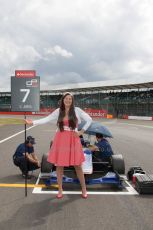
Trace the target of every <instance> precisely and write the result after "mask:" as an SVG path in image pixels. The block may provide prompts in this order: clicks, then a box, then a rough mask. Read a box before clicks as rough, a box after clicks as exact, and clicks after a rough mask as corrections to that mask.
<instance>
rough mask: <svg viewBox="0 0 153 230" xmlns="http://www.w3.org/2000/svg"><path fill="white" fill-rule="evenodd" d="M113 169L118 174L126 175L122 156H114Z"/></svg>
mask: <svg viewBox="0 0 153 230" xmlns="http://www.w3.org/2000/svg"><path fill="white" fill-rule="evenodd" d="M112 167H113V170H114V172H115V171H116V172H117V173H118V174H125V164H124V159H123V156H122V155H121V154H117V155H115V154H114V155H112Z"/></svg>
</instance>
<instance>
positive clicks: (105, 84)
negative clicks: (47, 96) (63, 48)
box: [41, 80, 153, 93]
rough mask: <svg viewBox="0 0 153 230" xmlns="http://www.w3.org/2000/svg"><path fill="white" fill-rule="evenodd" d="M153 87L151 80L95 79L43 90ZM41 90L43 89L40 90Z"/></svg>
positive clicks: (105, 89) (76, 90) (55, 91)
mask: <svg viewBox="0 0 153 230" xmlns="http://www.w3.org/2000/svg"><path fill="white" fill-rule="evenodd" d="M151 88H152V89H153V82H143V83H141V82H140V83H138V82H134V81H133V82H131V80H130V81H129V82H128V80H120V81H118V80H113V81H97V82H87V83H84V82H83V83H74V84H63V85H53V86H52V87H48V89H46V90H45V91H51V92H53V93H59V92H65V91H71V92H86V91H107V90H128V89H129V90H132V89H137V90H138V89H151ZM41 91H43V90H41Z"/></svg>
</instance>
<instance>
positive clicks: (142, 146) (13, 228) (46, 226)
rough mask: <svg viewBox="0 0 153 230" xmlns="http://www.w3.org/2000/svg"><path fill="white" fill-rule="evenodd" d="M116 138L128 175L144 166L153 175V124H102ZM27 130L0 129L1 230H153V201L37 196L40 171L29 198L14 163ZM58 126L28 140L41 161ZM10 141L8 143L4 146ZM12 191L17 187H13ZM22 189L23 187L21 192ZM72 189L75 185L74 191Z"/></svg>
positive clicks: (128, 197)
mask: <svg viewBox="0 0 153 230" xmlns="http://www.w3.org/2000/svg"><path fill="white" fill-rule="evenodd" d="M102 122H103V124H104V125H105V126H107V127H108V128H109V130H110V131H111V132H112V134H113V136H114V138H113V139H111V140H110V142H111V144H112V147H113V150H114V152H116V153H121V154H123V156H124V160H125V165H126V172H127V170H128V169H129V167H131V166H135V165H138V166H141V167H142V168H143V169H144V170H145V171H147V172H148V173H152V174H153V122H152V121H130V120H102ZM22 130H24V127H23V126H22V125H4V126H0V162H1V167H0V207H1V209H0V229H1V230H8V229H10V230H17V229H19V230H20V229H21V230H22V229H29V230H51V229H54V230H66V229H69V230H87V229H88V230H101V229H104V230H105V229H107V230H129V229H131V230H138V229H139V230H152V229H153V218H152V217H153V195H125V196H124V195H109V194H108V195H107V194H105V195H89V197H88V199H86V200H85V199H82V198H81V197H80V195H79V194H73V195H70V194H68V195H64V197H63V199H61V200H57V199H56V198H55V194H34V193H32V191H33V186H34V184H35V183H36V181H37V178H38V175H39V170H37V171H35V172H34V177H33V178H32V179H31V180H30V181H28V184H29V185H30V184H31V186H32V187H30V188H28V196H27V197H25V189H24V179H22V177H21V175H20V172H19V170H18V168H17V167H15V166H14V165H13V163H12V155H13V152H14V151H15V149H16V146H17V145H18V144H19V143H20V142H23V141H24V132H22V133H20V134H18V135H16V136H14V137H12V138H10V139H6V138H8V137H10V136H12V135H13V134H16V133H18V132H20V131H22ZM54 132H55V126H54V125H51V124H47V125H42V126H35V127H33V128H31V129H30V130H28V131H27V134H30V135H33V136H34V137H35V138H36V142H37V144H36V146H35V150H36V152H38V156H39V158H41V156H42V154H43V153H46V152H47V151H48V149H49V142H50V140H51V139H52V138H53V135H54ZM4 139H5V140H4ZM13 185H14V186H15V187H13ZM21 186H23V187H21ZM71 186H73V185H71Z"/></svg>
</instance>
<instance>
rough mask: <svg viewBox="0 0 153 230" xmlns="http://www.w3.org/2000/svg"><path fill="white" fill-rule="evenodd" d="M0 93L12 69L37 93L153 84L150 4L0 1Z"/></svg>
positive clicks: (148, 0)
mask: <svg viewBox="0 0 153 230" xmlns="http://www.w3.org/2000/svg"><path fill="white" fill-rule="evenodd" d="M0 6H1V7H0V91H7V90H9V89H10V77H11V76H14V75H15V70H36V73H37V75H38V76H40V79H41V89H45V88H46V87H48V86H50V85H51V86H54V85H58V84H60V85H61V84H70V83H85V82H95V81H111V80H117V81H120V80H128V81H129V80H130V79H131V80H132V81H133V80H134V81H136V82H146V81H153V13H152V12H153V1H152V0H128V1H126V0H107V1H106V0H75V1H72V0H16V1H10V0H0Z"/></svg>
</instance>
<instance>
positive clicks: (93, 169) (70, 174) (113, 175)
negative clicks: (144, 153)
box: [40, 121, 125, 188]
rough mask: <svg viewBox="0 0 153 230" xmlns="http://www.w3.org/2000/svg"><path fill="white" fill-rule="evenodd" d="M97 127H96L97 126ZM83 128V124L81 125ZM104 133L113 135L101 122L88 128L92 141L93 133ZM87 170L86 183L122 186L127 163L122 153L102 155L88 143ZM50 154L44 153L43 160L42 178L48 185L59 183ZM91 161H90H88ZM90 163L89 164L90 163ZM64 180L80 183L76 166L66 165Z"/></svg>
mask: <svg viewBox="0 0 153 230" xmlns="http://www.w3.org/2000/svg"><path fill="white" fill-rule="evenodd" d="M95 127H96V128H95ZM80 129H81V126H80ZM97 132H98V133H101V134H103V136H104V137H112V134H111V133H110V131H109V130H108V129H107V128H106V127H104V126H103V125H102V124H101V123H99V122H95V121H94V122H92V124H91V126H90V127H89V128H88V129H87V131H86V134H88V140H86V143H89V142H90V139H91V135H96V133H97ZM83 150H84V154H85V159H86V162H85V163H87V168H88V169H87V170H85V171H84V175H85V182H86V184H114V185H117V186H118V187H120V188H122V181H123V180H122V177H121V175H124V174H125V163H124V159H123V156H122V154H114V153H113V154H112V155H111V156H108V157H107V156H104V157H99V156H100V151H94V152H92V151H90V150H89V149H88V147H87V145H84V146H83ZM47 158H48V155H47V154H44V155H43V156H42V161H41V176H40V177H41V179H43V181H44V183H45V184H46V186H47V187H48V186H50V185H51V184H52V183H57V177H56V167H55V166H54V165H53V164H51V163H49V162H48V161H47ZM87 161H89V162H87ZM88 163H89V164H88ZM63 182H65V183H79V181H78V179H77V176H76V173H75V170H74V167H73V166H70V167H64V176H63Z"/></svg>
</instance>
